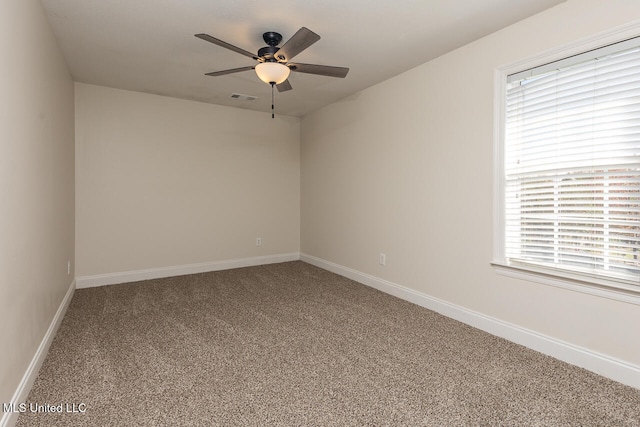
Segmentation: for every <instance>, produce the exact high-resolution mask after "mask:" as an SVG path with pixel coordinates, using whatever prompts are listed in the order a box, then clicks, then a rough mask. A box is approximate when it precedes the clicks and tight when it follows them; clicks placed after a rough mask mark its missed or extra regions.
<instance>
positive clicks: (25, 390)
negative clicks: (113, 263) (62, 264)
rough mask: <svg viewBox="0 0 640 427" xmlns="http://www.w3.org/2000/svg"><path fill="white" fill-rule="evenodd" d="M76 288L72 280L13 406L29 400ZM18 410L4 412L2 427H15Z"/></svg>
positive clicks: (21, 384) (14, 398)
mask: <svg viewBox="0 0 640 427" xmlns="http://www.w3.org/2000/svg"><path fill="white" fill-rule="evenodd" d="M75 289H76V282H75V280H74V281H72V282H71V285H69V289H67V293H66V294H65V296H64V298H63V299H62V302H61V303H60V306H59V307H58V310H57V311H56V314H55V316H53V320H51V323H50V324H49V329H47V332H46V333H45V334H44V337H43V338H42V341H41V342H40V345H39V346H38V349H37V350H36V353H35V355H34V356H33V358H32V359H31V363H29V366H28V367H27V370H26V372H25V373H24V375H23V377H22V380H21V381H20V384H18V388H17V389H16V392H15V393H14V394H13V397H12V398H11V402H10V403H11V404H12V407H14V408H17V407H18V405H19V404H20V403H23V402H25V401H26V400H27V397H28V396H29V392H30V391H31V387H32V386H33V383H34V381H35V380H36V378H37V377H38V372H40V367H41V366H42V362H44V359H45V358H46V357H47V353H48V352H49V347H50V346H51V342H52V341H53V338H54V337H55V336H56V332H58V327H59V326H60V323H61V322H62V319H63V318H64V315H65V313H66V312H67V308H68V307H69V303H70V302H71V298H73V292H74V291H75ZM18 415H19V413H18V412H4V413H3V414H2V419H0V427H13V426H14V425H15V423H16V422H17V421H18Z"/></svg>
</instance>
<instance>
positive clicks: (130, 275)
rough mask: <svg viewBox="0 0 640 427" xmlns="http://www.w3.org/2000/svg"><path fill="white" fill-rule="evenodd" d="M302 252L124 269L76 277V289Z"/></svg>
mask: <svg viewBox="0 0 640 427" xmlns="http://www.w3.org/2000/svg"><path fill="white" fill-rule="evenodd" d="M299 259H300V253H299V252H294V253H288V254H276V255H265V256H259V257H251V258H238V259H230V260H223V261H214V262H204V263H199V264H187V265H178V266H173V267H161V268H150V269H146V270H134V271H123V272H118V273H109V274H98V275H95V276H83V277H77V278H76V289H82V288H93V287H96V286H105V285H116V284H118V283H128V282H137V281H140V280H150V279H160V278H163V277H173V276H184V275H186V274H197V273H207V272H209V271H220V270H229V269H232V268H241V267H253V266H256V265H266V264H275V263H279V262H287V261H297V260H299Z"/></svg>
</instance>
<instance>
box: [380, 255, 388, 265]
mask: <svg viewBox="0 0 640 427" xmlns="http://www.w3.org/2000/svg"><path fill="white" fill-rule="evenodd" d="M380 265H387V256H386V255H385V254H383V253H382V252H381V253H380Z"/></svg>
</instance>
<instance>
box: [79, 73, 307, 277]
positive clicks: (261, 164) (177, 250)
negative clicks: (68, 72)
mask: <svg viewBox="0 0 640 427" xmlns="http://www.w3.org/2000/svg"><path fill="white" fill-rule="evenodd" d="M299 138H300V121H299V119H297V118H293V117H286V116H276V118H275V119H272V118H271V115H270V114H268V113H267V112H255V111H246V110H241V109H236V108H228V107H221V106H216V105H210V104H204V103H199V102H194V101H185V100H179V99H173V98H167V97H162V96H156V95H149V94H142V93H136V92H129V91H124V90H116V89H110V88H105V87H98V86H92V85H86V84H80V83H76V177H77V194H76V253H77V268H76V275H77V276H78V277H79V278H81V277H83V276H92V275H100V274H110V273H116V272H129V271H136V270H142V269H155V268H164V267H172V266H182V265H188V264H196V263H208V262H215V261H220V260H230V259H238V258H248V257H258V256H266V255H273V254H284V253H297V252H298V251H299V244H300V234H299V233H300V208H299V206H300V153H299ZM256 237H261V238H262V247H256V244H255V240H256Z"/></svg>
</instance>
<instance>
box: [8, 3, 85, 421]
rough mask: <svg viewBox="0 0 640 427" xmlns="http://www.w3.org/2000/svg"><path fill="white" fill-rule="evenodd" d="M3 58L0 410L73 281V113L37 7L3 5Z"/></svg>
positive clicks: (66, 78) (63, 72)
mask: <svg viewBox="0 0 640 427" xmlns="http://www.w3.org/2000/svg"><path fill="white" fill-rule="evenodd" d="M0 55H1V56H2V66H1V67H0V94H1V96H0V325H2V350H1V351H0V402H10V401H11V398H12V396H13V394H14V392H15V391H16V389H17V388H18V384H19V383H20V381H21V379H22V376H23V375H24V373H25V371H26V370H27V367H28V366H29V363H30V362H31V359H32V358H33V357H34V355H35V353H36V349H37V348H38V346H39V345H40V342H41V340H42V338H43V337H44V335H45V332H46V331H47V328H48V327H49V325H50V324H51V321H52V320H53V317H54V315H55V313H56V310H57V309H58V307H59V305H60V303H61V301H62V299H63V297H64V295H65V293H66V291H67V290H68V289H69V287H70V285H71V283H72V280H73V276H72V275H67V262H68V261H73V259H74V166H73V164H74V148H73V140H74V136H73V132H74V128H73V120H74V116H73V115H74V111H73V82H72V80H71V77H70V75H69V72H68V71H67V67H66V64H65V62H64V60H63V59H62V56H61V53H60V52H59V50H58V47H57V45H56V43H55V41H54V38H53V34H52V33H51V31H50V28H49V24H48V23H47V21H46V19H45V17H44V13H43V11H42V6H41V5H40V2H39V1H37V0H20V1H1V2H0ZM0 415H1V414H0Z"/></svg>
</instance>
